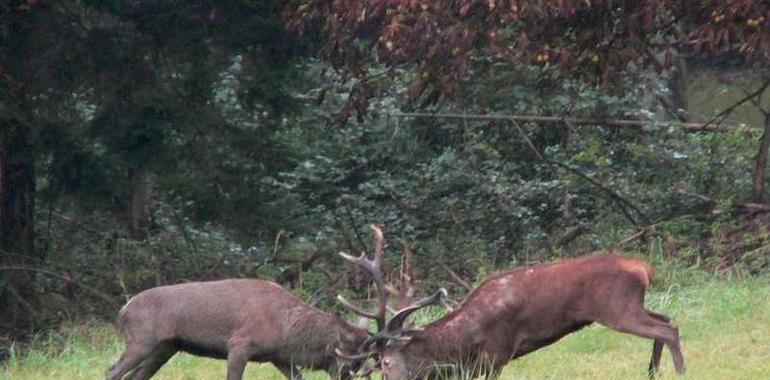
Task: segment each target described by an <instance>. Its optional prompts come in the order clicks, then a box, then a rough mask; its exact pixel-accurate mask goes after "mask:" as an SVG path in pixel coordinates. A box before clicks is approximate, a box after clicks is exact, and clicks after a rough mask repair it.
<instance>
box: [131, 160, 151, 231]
mask: <svg viewBox="0 0 770 380" xmlns="http://www.w3.org/2000/svg"><path fill="white" fill-rule="evenodd" d="M131 187H132V190H131V205H130V206H129V208H130V210H129V214H130V215H129V217H130V223H131V226H130V231H131V237H133V238H134V239H140V240H144V239H146V238H147V237H149V236H150V227H151V226H152V213H151V203H152V176H151V174H150V171H149V169H147V167H146V166H145V167H141V168H139V169H136V170H135V171H134V172H133V173H132V178H131Z"/></svg>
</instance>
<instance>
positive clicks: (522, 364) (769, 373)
mask: <svg viewBox="0 0 770 380" xmlns="http://www.w3.org/2000/svg"><path fill="white" fill-rule="evenodd" d="M663 276H666V273H663ZM661 282H669V283H675V282H672V281H670V279H669V280H665V279H664V280H663V281H661ZM686 282H688V283H690V282H692V283H693V284H692V285H685V286H679V285H671V286H668V287H663V286H657V287H656V288H655V289H653V291H652V292H651V293H650V295H649V296H648V299H647V307H648V308H649V309H651V310H655V311H659V312H662V313H665V314H668V315H670V316H671V317H673V318H674V321H675V322H676V323H677V324H678V325H679V328H680V333H681V339H682V345H683V349H684V354H685V360H686V363H687V373H686V375H685V376H683V377H679V376H676V375H675V374H674V372H673V367H672V365H671V356H670V354H669V352H668V351H667V350H666V351H664V357H663V374H662V378H682V379H768V378H770V281H768V280H767V279H750V280H725V279H714V278H708V277H706V278H701V279H698V280H696V281H686ZM429 318H430V316H429V315H425V314H423V315H422V316H421V317H419V319H421V320H425V319H429ZM651 348H652V342H651V341H649V340H645V339H641V338H637V337H634V336H630V335H625V334H620V333H617V332H614V331H611V330H609V329H607V328H605V327H603V326H591V327H589V328H586V329H584V330H583V331H580V332H578V333H575V334H572V335H570V336H568V337H566V338H565V339H563V340H562V341H560V342H557V343H555V344H553V345H551V346H550V347H547V348H545V349H542V350H540V351H537V352H535V353H532V354H530V355H528V356H526V357H524V358H521V359H518V360H516V361H515V362H512V363H511V364H509V365H508V366H507V367H506V369H505V371H504V372H503V375H502V378H503V379H592V380H594V379H644V378H645V377H646V368H647V363H648V361H649V356H650V351H651ZM121 349H122V343H121V341H120V340H119V338H118V337H117V336H116V335H115V330H114V328H113V327H112V326H111V325H87V326H82V327H79V328H76V329H73V330H72V332H70V333H57V334H52V335H49V336H46V337H41V338H39V339H38V340H37V341H35V342H34V343H33V344H32V349H31V350H28V351H25V352H14V354H13V355H12V357H11V359H10V360H9V361H8V362H6V363H4V364H3V368H2V372H0V379H14V380H16V379H20V380H21V379H23V380H27V379H29V380H36V379H41V380H42V379H62V380H64V379H66V380H70V379H73V380H74V379H99V378H103V374H104V371H105V369H106V368H107V367H108V366H109V365H110V364H111V363H112V362H113V361H114V360H116V358H117V357H118V355H119V353H120V351H121ZM224 375H225V365H224V362H223V361H218V360H208V359H200V358H196V357H193V356H190V355H186V354H179V355H177V356H175V357H174V358H173V359H172V360H171V361H170V362H169V363H168V364H166V366H165V367H163V368H162V369H161V370H160V372H159V373H158V375H157V376H156V377H155V378H157V379H190V380H192V379H223V378H224ZM245 378H246V379H281V378H282V377H281V376H280V374H279V373H278V372H277V371H276V370H275V369H273V367H272V366H271V365H269V364H256V363H252V364H250V365H249V367H248V368H247V371H246V376H245ZM306 378H309V379H323V378H326V377H325V375H324V374H323V373H312V374H308V375H307V376H306Z"/></svg>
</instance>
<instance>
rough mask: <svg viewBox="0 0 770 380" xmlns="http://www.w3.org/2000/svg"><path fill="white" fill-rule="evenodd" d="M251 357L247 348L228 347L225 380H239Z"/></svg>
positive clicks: (251, 354) (250, 351) (250, 352)
mask: <svg viewBox="0 0 770 380" xmlns="http://www.w3.org/2000/svg"><path fill="white" fill-rule="evenodd" d="M252 356H253V352H252V350H250V349H249V348H248V346H237V347H230V349H229V350H228V353H227V380H241V379H242V378H243V372H244V371H245V370H246V364H248V363H249V358H251V357H252Z"/></svg>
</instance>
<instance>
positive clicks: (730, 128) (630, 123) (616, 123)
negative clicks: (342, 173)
mask: <svg viewBox="0 0 770 380" xmlns="http://www.w3.org/2000/svg"><path fill="white" fill-rule="evenodd" d="M746 101H748V100H746ZM744 102H745V101H744ZM388 117H394V118H410V117H412V118H429V119H460V120H490V121H494V120H497V121H509V120H515V121H521V122H529V123H564V124H567V125H569V124H570V123H571V124H576V125H600V126H607V127H616V128H633V129H638V130H639V129H642V128H643V127H645V126H653V127H655V128H659V129H663V128H669V127H671V126H681V128H682V129H684V130H685V131H687V132H743V133H758V132H759V129H757V128H745V127H741V126H738V125H722V124H720V125H711V123H713V121H712V122H710V123H708V125H704V124H703V123H681V122H679V121H668V122H660V121H653V120H631V119H586V118H576V117H559V116H539V115H503V114H496V115H483V114H459V113H425V112H410V113H402V112H395V113H388Z"/></svg>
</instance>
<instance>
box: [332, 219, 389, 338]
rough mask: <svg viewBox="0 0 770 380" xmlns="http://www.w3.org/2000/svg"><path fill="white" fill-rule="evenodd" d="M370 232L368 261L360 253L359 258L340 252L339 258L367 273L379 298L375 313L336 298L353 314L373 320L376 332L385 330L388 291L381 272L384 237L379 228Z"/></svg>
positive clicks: (343, 298) (340, 297) (364, 255)
mask: <svg viewBox="0 0 770 380" xmlns="http://www.w3.org/2000/svg"><path fill="white" fill-rule="evenodd" d="M371 228H372V232H373V233H374V254H373V256H374V257H373V258H372V259H368V258H367V257H366V254H365V253H363V252H362V253H361V255H360V256H358V257H356V256H352V255H349V254H347V253H345V252H340V256H342V258H344V259H345V260H347V261H349V262H351V263H353V264H355V265H357V266H358V267H359V268H361V269H363V270H364V271H366V272H368V273H369V274H370V275H371V276H372V279H373V280H374V283H375V285H376V287H377V294H378V298H379V300H378V301H379V305H378V308H377V311H375V312H367V311H364V310H361V309H360V308H358V307H356V306H355V305H353V304H352V303H351V302H349V301H348V300H346V299H345V297H342V296H339V295H338V296H337V300H338V301H339V302H340V303H341V304H342V305H343V306H345V307H347V308H348V309H350V310H351V311H353V312H354V313H356V314H358V315H361V316H364V317H367V318H371V319H374V320H375V321H377V330H379V331H381V330H382V329H384V328H385V312H386V311H387V308H388V291H387V288H386V287H385V274H384V273H383V272H382V261H383V260H382V257H383V254H384V250H385V237H384V235H383V233H382V230H380V228H379V227H377V226H375V225H372V226H371Z"/></svg>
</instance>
